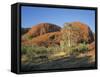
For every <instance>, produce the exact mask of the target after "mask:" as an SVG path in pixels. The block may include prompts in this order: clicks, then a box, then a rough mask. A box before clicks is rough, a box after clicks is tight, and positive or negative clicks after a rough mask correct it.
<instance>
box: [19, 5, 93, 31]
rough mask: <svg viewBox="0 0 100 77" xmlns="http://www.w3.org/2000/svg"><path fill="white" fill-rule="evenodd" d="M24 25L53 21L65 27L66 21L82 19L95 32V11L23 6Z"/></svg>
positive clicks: (29, 25)
mask: <svg viewBox="0 0 100 77" xmlns="http://www.w3.org/2000/svg"><path fill="white" fill-rule="evenodd" d="M21 21H22V24H21V25H22V27H24V28H27V27H32V26H34V25H36V24H39V23H45V22H46V23H53V24H56V25H59V26H61V27H63V24H64V23H66V22H73V21H80V22H83V23H85V24H87V25H88V26H89V27H90V28H91V29H92V31H93V32H95V11H94V10H79V9H58V8H43V7H28V6H22V8H21Z"/></svg>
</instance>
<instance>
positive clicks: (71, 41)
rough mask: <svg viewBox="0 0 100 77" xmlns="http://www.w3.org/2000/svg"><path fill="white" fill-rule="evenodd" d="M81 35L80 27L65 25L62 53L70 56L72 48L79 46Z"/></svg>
mask: <svg viewBox="0 0 100 77" xmlns="http://www.w3.org/2000/svg"><path fill="white" fill-rule="evenodd" d="M81 35H82V34H81V31H80V29H79V28H78V27H74V26H73V25H71V24H69V23H65V24H64V28H63V30H62V40H61V41H60V46H61V49H62V51H64V52H67V53H68V54H70V53H71V52H72V47H74V46H76V45H77V42H78V40H79V39H80V38H81V37H80V36H81Z"/></svg>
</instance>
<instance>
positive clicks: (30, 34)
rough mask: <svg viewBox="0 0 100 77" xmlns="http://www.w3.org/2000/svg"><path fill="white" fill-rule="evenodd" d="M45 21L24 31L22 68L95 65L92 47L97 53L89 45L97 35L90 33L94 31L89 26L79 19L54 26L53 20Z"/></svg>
mask: <svg viewBox="0 0 100 77" xmlns="http://www.w3.org/2000/svg"><path fill="white" fill-rule="evenodd" d="M46 25H47V26H46ZM46 25H45V26H43V24H42V25H41V24H39V25H38V28H36V26H35V27H33V28H32V29H30V30H29V31H27V33H25V34H23V35H22V40H24V41H22V43H21V44H22V46H21V63H22V69H26V67H27V69H26V70H34V69H35V70H36V68H37V69H51V68H52V69H53V68H65V67H66V68H74V67H86V66H93V65H94V62H95V60H94V57H93V56H94V55H95V54H92V55H90V54H88V53H91V51H92V52H94V53H95V48H94V47H92V49H91V48H90V47H89V46H90V44H91V43H93V42H94V36H93V35H91V36H89V35H90V34H92V31H91V30H90V28H88V26H84V24H81V23H79V22H74V23H65V24H64V27H63V28H60V27H59V26H58V27H57V25H56V26H55V25H54V24H53V26H54V27H53V26H51V25H52V24H47V23H46ZM78 25H79V26H78ZM39 26H40V28H39ZM52 27H53V28H54V29H53V31H51V30H52ZM41 28H42V29H41ZM49 28H50V29H49ZM56 28H57V29H56ZM81 28H82V29H81ZM38 29H39V31H38ZM47 29H48V30H47ZM84 30H88V31H84ZM34 31H35V32H34ZM54 32H56V33H54ZM57 32H58V33H57ZM87 32H89V33H90V34H89V33H87ZM35 33H36V34H35ZM93 46H94V44H93ZM91 57H92V58H93V59H92V60H93V61H91ZM89 62H91V63H89ZM55 63H58V65H55ZM52 65H55V66H52Z"/></svg>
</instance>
